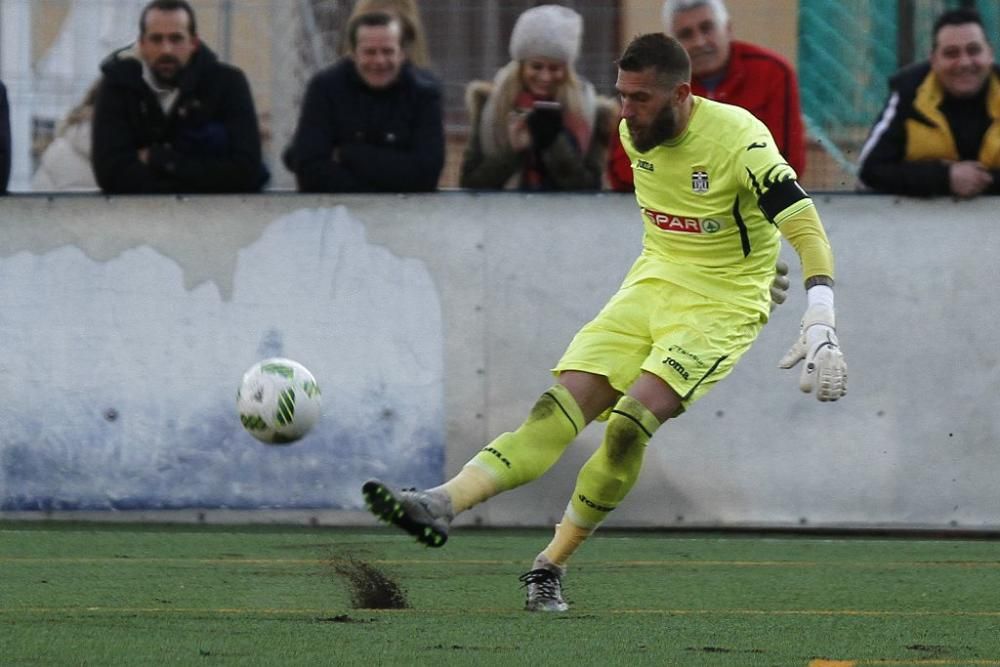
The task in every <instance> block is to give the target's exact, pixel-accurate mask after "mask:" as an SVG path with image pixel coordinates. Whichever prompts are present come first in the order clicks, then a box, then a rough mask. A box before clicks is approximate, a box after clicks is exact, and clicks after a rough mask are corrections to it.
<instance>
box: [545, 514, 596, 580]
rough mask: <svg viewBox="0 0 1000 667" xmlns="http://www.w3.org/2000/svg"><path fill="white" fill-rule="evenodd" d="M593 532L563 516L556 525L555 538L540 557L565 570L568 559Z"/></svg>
mask: <svg viewBox="0 0 1000 667" xmlns="http://www.w3.org/2000/svg"><path fill="white" fill-rule="evenodd" d="M593 532H594V529H593V528H581V527H580V526H578V525H576V524H575V523H573V522H572V521H570V520H569V517H567V516H565V515H564V516H563V518H562V521H561V522H560V523H557V524H556V534H555V536H553V538H552V541H551V542H549V546H547V547H545V548H544V549H543V550H542V553H541V555H542V556H544V557H545V558H547V559H549V562H550V563H554V564H555V565H558V566H559V567H561V568H565V567H566V561H567V560H569V557H570V556H572V555H573V552H574V551H576V549H577V547H579V546H580V545H581V544H583V542H584V540H586V539H587V538H588V537H590V536H591V534H592V533H593Z"/></svg>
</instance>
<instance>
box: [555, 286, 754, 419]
mask: <svg viewBox="0 0 1000 667" xmlns="http://www.w3.org/2000/svg"><path fill="white" fill-rule="evenodd" d="M765 322H766V318H764V317H763V316H762V315H761V314H760V313H759V312H758V311H755V310H749V309H741V308H739V307H738V306H733V305H732V304H728V303H723V302H721V301H715V300H712V299H709V298H708V297H706V296H704V295H702V294H698V293H696V292H692V291H690V290H688V289H685V288H683V287H679V286H677V285H674V284H672V283H668V282H665V281H662V280H655V279H650V280H644V281H641V282H638V283H635V284H633V285H629V286H627V287H622V288H621V289H620V290H618V292H617V293H616V294H615V295H614V296H613V297H611V300H610V301H608V303H607V304H606V305H605V306H604V308H603V309H601V312H600V313H598V314H597V317H595V318H594V319H593V320H591V321H590V322H589V323H587V324H586V325H584V327H583V328H582V329H580V331H579V333H577V334H576V336H575V337H574V338H573V341H572V342H571V343H570V344H569V347H568V348H567V349H566V352H565V353H564V354H563V356H562V359H560V360H559V363H558V364H557V365H556V367H555V368H554V369H553V373H555V374H556V375H558V374H559V373H561V372H562V371H569V370H576V371H587V372H589V373H595V374H597V375H604V376H605V377H607V378H608V380H609V381H610V382H611V386H612V387H614V388H615V389H617V390H618V391H620V392H622V393H625V392H626V391H627V390H628V388H629V387H630V386H631V385H632V383H633V382H635V380H636V379H637V378H638V377H639V373H640V371H648V372H650V373H652V374H654V375H656V376H658V377H660V378H662V379H663V381H664V382H666V383H667V384H668V385H670V387H671V388H672V389H673V390H674V391H676V392H677V393H678V394H679V395H680V396H681V405H682V406H683V408H684V409H687V408H688V407H689V406H690V405H691V404H693V403H694V402H695V401H696V400H698V399H699V398H701V397H702V396H704V395H705V394H706V393H707V392H708V390H709V389H711V388H712V387H713V386H714V385H715V383H716V382H718V381H719V380H721V379H722V378H724V377H726V376H727V375H729V372H730V371H732V369H733V366H735V365H736V362H737V361H738V360H739V358H740V357H741V356H743V353H744V352H746V351H747V350H748V349H749V348H750V345H751V344H752V343H753V341H754V340H755V339H756V338H757V334H759V333H760V330H761V328H762V327H763V326H764V323H765Z"/></svg>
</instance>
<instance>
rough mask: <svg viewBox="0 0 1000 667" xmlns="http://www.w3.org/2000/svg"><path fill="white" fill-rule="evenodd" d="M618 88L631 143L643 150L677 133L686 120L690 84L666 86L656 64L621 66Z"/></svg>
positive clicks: (682, 127)
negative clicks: (635, 68) (628, 68)
mask: <svg viewBox="0 0 1000 667" xmlns="http://www.w3.org/2000/svg"><path fill="white" fill-rule="evenodd" d="M615 88H616V89H617V90H618V94H619V96H620V97H621V104H622V113H621V115H622V118H624V119H625V124H626V126H627V127H628V132H629V137H630V138H631V139H632V145H633V146H635V148H636V150H638V151H639V152H640V153H645V152H646V151H648V150H651V149H653V148H656V147H657V146H659V145H660V144H662V143H663V142H665V141H667V140H669V139H672V138H674V137H676V136H677V135H679V134H680V133H681V131H682V130H683V129H684V127H685V125H686V124H687V113H688V112H687V109H688V108H689V103H690V100H691V84H689V83H687V82H681V83H678V84H677V85H675V86H665V85H663V82H662V81H660V80H659V79H658V78H657V76H656V70H655V69H653V68H647V69H644V70H642V71H640V72H629V71H625V70H621V69H619V70H618V81H617V83H616V84H615Z"/></svg>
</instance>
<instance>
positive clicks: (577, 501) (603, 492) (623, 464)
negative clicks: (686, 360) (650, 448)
mask: <svg viewBox="0 0 1000 667" xmlns="http://www.w3.org/2000/svg"><path fill="white" fill-rule="evenodd" d="M659 426H660V420H659V419H657V418H656V415H654V414H653V413H652V412H650V411H649V409H648V408H647V407H646V406H645V405H643V404H642V403H640V402H639V401H637V400H636V399H634V398H632V397H631V396H623V397H622V398H621V399H619V401H618V403H617V404H615V407H614V409H612V411H611V416H610V417H609V418H608V425H607V427H606V428H605V431H604V441H603V442H602V443H601V446H600V447H598V448H597V451H595V452H594V454H593V455H592V456H591V457H590V459H588V460H587V462H586V463H585V464H584V465H583V468H581V469H580V474H579V476H578V477H577V480H576V488H575V489H574V490H573V497H572V498H571V499H570V502H569V505H568V506H567V508H566V516H567V517H569V518H570V519H571V520H572V521H573V523H575V524H576V525H577V526H580V527H582V528H589V529H593V528H596V527H597V526H598V525H599V524H600V523H601V522H602V521H604V519H606V518H607V516H608V514H610V513H611V511H612V510H614V509H615V508H616V507H618V504H619V503H620V502H621V501H622V500H624V499H625V496H627V495H628V492H629V491H631V490H632V487H633V486H634V485H635V482H636V480H637V479H639V472H640V470H642V460H643V457H644V456H645V453H646V445H647V444H649V439H650V438H652V437H653V433H655V432H656V429H657V428H659Z"/></svg>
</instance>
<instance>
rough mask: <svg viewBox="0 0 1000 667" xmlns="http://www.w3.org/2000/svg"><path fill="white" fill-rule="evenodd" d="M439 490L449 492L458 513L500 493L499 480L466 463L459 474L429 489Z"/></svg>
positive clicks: (431, 490)
mask: <svg viewBox="0 0 1000 667" xmlns="http://www.w3.org/2000/svg"><path fill="white" fill-rule="evenodd" d="M437 491H443V492H444V493H447V494H448V497H449V498H451V509H452V511H453V512H454V513H455V514H456V515H457V514H458V513H459V512H464V511H465V510H467V509H469V508H470V507H475V506H476V505H478V504H479V503H481V502H483V501H484V500H486V499H487V498H492V497H493V496H495V495H496V494H498V493H500V489H498V488H497V481H496V479H494V478H493V476H492V475H490V474H489V473H488V472H486V471H485V470H483V469H482V468H479V467H478V466H475V465H470V464H466V466H465V467H464V468H462V469H461V470H460V471H459V472H458V474H457V475H455V476H454V477H452V478H451V479H449V480H448V481H447V482H445V483H444V484H442V485H441V486H436V487H434V488H433V489H428V492H429V493H434V492H437Z"/></svg>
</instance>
